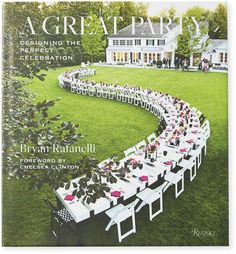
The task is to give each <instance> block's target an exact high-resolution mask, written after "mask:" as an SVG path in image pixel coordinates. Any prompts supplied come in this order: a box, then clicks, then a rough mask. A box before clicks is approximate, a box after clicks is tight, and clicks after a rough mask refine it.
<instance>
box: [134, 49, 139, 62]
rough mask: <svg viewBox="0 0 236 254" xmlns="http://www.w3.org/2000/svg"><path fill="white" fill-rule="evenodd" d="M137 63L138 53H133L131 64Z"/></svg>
mask: <svg viewBox="0 0 236 254" xmlns="http://www.w3.org/2000/svg"><path fill="white" fill-rule="evenodd" d="M138 61H139V52H134V53H133V62H134V63H138Z"/></svg>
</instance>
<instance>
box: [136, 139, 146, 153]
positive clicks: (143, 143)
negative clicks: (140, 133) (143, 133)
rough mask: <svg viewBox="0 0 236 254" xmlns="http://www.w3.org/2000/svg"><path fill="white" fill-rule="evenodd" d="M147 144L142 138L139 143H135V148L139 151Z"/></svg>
mask: <svg viewBox="0 0 236 254" xmlns="http://www.w3.org/2000/svg"><path fill="white" fill-rule="evenodd" d="M145 146H146V142H145V141H144V140H142V141H140V142H139V143H138V144H137V145H135V148H136V150H137V151H141V150H142V149H143V148H144V147H145Z"/></svg>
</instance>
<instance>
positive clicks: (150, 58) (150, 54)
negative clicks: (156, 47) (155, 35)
mask: <svg viewBox="0 0 236 254" xmlns="http://www.w3.org/2000/svg"><path fill="white" fill-rule="evenodd" d="M150 61H152V53H149V62H150Z"/></svg>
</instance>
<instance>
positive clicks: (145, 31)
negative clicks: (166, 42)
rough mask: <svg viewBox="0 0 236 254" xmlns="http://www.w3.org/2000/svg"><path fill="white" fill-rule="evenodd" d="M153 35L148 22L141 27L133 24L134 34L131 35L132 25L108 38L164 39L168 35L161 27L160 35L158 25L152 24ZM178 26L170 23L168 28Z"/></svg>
mask: <svg viewBox="0 0 236 254" xmlns="http://www.w3.org/2000/svg"><path fill="white" fill-rule="evenodd" d="M152 26H153V29H154V32H155V34H152V31H151V29H150V26H149V24H148V22H144V23H143V24H142V25H140V24H138V23H136V24H135V34H132V24H130V25H128V26H126V27H124V28H123V29H121V30H119V31H118V32H117V34H112V35H110V36H109V37H108V38H123V37H127V38H166V34H167V33H168V31H167V29H166V28H165V26H164V25H163V34H161V33H160V23H152ZM176 26H178V24H176V23H172V24H171V25H170V26H169V28H170V30H172V29H173V28H175V27H176Z"/></svg>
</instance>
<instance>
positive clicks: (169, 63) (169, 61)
mask: <svg viewBox="0 0 236 254" xmlns="http://www.w3.org/2000/svg"><path fill="white" fill-rule="evenodd" d="M168 65H169V69H170V67H171V59H170V58H169V59H168Z"/></svg>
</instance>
